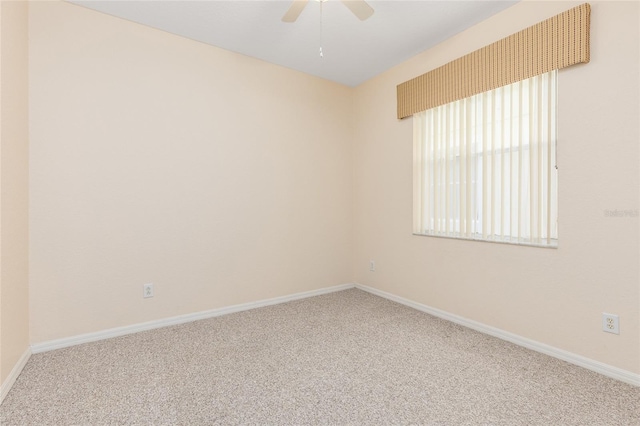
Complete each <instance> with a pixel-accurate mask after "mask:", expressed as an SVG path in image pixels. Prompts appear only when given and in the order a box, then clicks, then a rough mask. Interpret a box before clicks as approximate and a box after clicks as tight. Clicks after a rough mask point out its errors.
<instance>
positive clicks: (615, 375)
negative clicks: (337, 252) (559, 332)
mask: <svg viewBox="0 0 640 426" xmlns="http://www.w3.org/2000/svg"><path fill="white" fill-rule="evenodd" d="M355 287H356V288H358V289H360V290H363V291H366V292H368V293H371V294H375V295H376V296H380V297H384V298H385V299H389V300H392V301H394V302H398V303H400V304H402V305H406V306H409V307H411V308H414V309H417V310H419V311H422V312H426V313H428V314H430V315H433V316H435V317H438V318H442V319H445V320H447V321H451V322H453V323H456V324H460V325H462V326H464V327H468V328H471V329H473V330H476V331H479V332H481V333H484V334H488V335H490V336H494V337H497V338H499V339H502V340H506V341H507V342H511V343H515V344H516V345H519V346H522V347H525V348H527V349H531V350H534V351H536V352H540V353H543V354H545V355H549V356H552V357H554V358H558V359H561V360H563V361H566V362H569V363H571V364H575V365H577V366H580V367H583V368H586V369H588V370H591V371H595V372H596V373H600V374H602V375H604V376H607V377H611V378H612V379H616V380H620V381H621V382H625V383H629V384H631V385H635V386H640V374H636V373H632V372H630V371H627V370H623V369H621V368H618V367H613V366H611V365H608V364H605V363H602V362H600V361H595V360H593V359H590V358H586V357H583V356H581V355H577V354H574V353H572V352H568V351H565V350H562V349H558V348H556V347H553V346H549V345H547V344H544V343H540V342H536V341H535V340H531V339H527V338H525V337H522V336H518V335H517V334H513V333H509V332H507V331H504V330H501V329H499V328H495V327H491V326H489V325H486V324H482V323H479V322H477V321H473V320H470V319H467V318H464V317H460V316H458V315H454V314H451V313H448V312H445V311H442V310H440V309H436V308H432V307H431V306H427V305H423V304H422V303H418V302H414V301H412V300H409V299H405V298H404V297H400V296H396V295H394V294H391V293H387V292H386V291H382V290H378V289H375V288H373V287H369V286H366V285H362V284H355Z"/></svg>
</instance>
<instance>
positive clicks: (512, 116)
mask: <svg viewBox="0 0 640 426" xmlns="http://www.w3.org/2000/svg"><path fill="white" fill-rule="evenodd" d="M556 74H557V71H551V72H549V73H546V74H542V75H539V76H536V77H532V78H530V79H527V80H523V81H520V82H517V83H514V84H511V85H508V86H504V87H500V88H497V89H495V90H491V91H489V92H484V93H480V94H478V95H475V96H472V97H469V98H466V99H461V100H458V101H455V102H451V103H449V104H445V105H441V106H438V107H435V108H432V109H430V110H427V111H424V112H420V113H416V114H414V115H413V123H414V124H413V126H414V233H415V234H421V235H433V236H440V237H451V238H465V239H477V240H487V241H497V242H507V243H515V244H528V245H538V246H551V247H555V246H557V238H558V221H557V216H558V211H557V205H558V203H557V199H558V173H557V167H556V88H557V83H556Z"/></svg>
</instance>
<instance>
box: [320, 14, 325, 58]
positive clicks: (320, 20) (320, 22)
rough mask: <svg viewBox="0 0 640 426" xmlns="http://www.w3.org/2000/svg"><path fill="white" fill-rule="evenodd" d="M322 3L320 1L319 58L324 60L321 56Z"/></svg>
mask: <svg viewBox="0 0 640 426" xmlns="http://www.w3.org/2000/svg"><path fill="white" fill-rule="evenodd" d="M322 3H324V2H323V1H320V58H324V55H323V54H322Z"/></svg>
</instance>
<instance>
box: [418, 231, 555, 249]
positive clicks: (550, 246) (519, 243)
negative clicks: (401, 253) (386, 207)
mask: <svg viewBox="0 0 640 426" xmlns="http://www.w3.org/2000/svg"><path fill="white" fill-rule="evenodd" d="M413 235H415V236H416V237H435V238H444V239H448V240H466V241H476V242H479V243H494V244H508V245H512V246H527V247H538V248H547V249H557V248H558V240H557V239H552V240H551V244H542V243H531V242H528V241H506V240H505V241H501V240H486V239H484V238H469V237H457V236H450V235H435V234H421V233H418V232H414V233H413Z"/></svg>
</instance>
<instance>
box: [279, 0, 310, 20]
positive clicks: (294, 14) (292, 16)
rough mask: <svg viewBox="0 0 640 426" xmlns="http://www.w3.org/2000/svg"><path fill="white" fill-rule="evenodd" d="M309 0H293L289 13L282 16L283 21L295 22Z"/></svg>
mask: <svg viewBox="0 0 640 426" xmlns="http://www.w3.org/2000/svg"><path fill="white" fill-rule="evenodd" d="M308 2H309V0H293V2H291V6H290V7H289V10H287V13H285V14H284V16H283V17H282V22H295V21H296V19H298V16H300V13H302V9H304V7H305V6H306V5H307V3H308Z"/></svg>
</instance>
